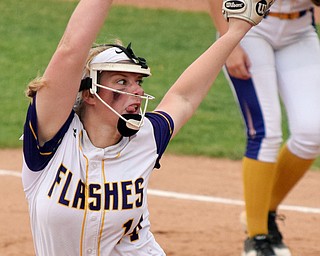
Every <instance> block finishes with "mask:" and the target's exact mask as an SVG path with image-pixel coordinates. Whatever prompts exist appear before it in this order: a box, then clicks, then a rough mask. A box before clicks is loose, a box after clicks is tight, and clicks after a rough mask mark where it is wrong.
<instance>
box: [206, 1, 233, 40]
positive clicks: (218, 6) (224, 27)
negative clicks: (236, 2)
mask: <svg viewBox="0 0 320 256" xmlns="http://www.w3.org/2000/svg"><path fill="white" fill-rule="evenodd" d="M208 3H209V14H210V17H211V19H212V21H213V24H214V26H215V28H216V29H217V31H218V32H219V34H220V35H223V34H224V33H226V32H227V31H228V22H227V21H226V20H225V18H224V17H223V15H222V11H221V10H222V0H208Z"/></svg>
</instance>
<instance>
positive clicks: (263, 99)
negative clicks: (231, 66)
mask: <svg viewBox="0 0 320 256" xmlns="http://www.w3.org/2000/svg"><path fill="white" fill-rule="evenodd" d="M257 45H259V47H257ZM242 46H243V47H244V49H245V50H246V51H247V54H248V55H249V57H250V60H251V63H252V67H251V73H252V75H253V76H252V79H249V80H239V79H235V78H230V82H231V84H232V88H233V90H234V94H235V96H236V99H237V100H238V103H239V106H240V108H241V111H242V114H243V118H244V121H245V124H246V127H247V148H246V154H245V157H244V158H243V187H244V198H245V203H246V205H245V207H246V215H247V219H246V221H247V232H248V239H247V240H246V241H245V248H244V252H243V255H250V254H251V253H252V255H256V254H257V253H260V254H261V255H263V256H264V255H268V256H269V255H274V253H273V251H272V248H271V246H270V243H269V241H268V238H267V234H268V226H267V223H268V210H269V204H270V199H271V192H272V187H273V181H274V174H275V168H274V167H275V160H276V156H277V153H278V150H279V147H280V144H281V140H282V139H281V136H282V133H281V110H280V103H279V98H278V89H277V81H276V72H275V69H274V58H273V56H274V55H273V49H272V47H271V46H270V45H269V44H268V43H267V42H266V41H264V40H263V39H261V38H259V37H256V36H252V37H251V36H247V37H246V38H245V39H244V40H243V42H242ZM266 244H267V246H266ZM257 246H258V247H257ZM259 246H260V247H259Z"/></svg>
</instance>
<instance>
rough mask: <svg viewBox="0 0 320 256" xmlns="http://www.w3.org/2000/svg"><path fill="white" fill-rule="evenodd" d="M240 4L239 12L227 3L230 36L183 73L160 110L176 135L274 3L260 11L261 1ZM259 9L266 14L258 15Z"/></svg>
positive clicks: (218, 42)
mask: <svg viewBox="0 0 320 256" xmlns="http://www.w3.org/2000/svg"><path fill="white" fill-rule="evenodd" d="M239 2H241V3H242V4H240V5H238V7H237V8H238V9H235V8H234V6H233V1H231V0H225V1H223V6H222V9H223V12H224V15H225V18H226V19H227V20H229V28H228V30H227V32H226V33H224V35H223V36H222V37H220V38H219V39H218V40H217V41H216V42H215V43H213V44H212V46H211V47H210V48H209V49H208V50H207V51H205V52H204V53H203V54H202V55H201V56H200V57H199V58H198V59H197V60H195V61H194V62H193V63H192V64H191V65H190V66H189V67H188V68H187V69H186V70H185V71H184V72H183V73H182V75H181V76H180V77H179V78H178V80H177V81H176V82H175V84H174V85H173V86H172V88H171V89H170V90H169V91H168V93H167V94H166V95H165V97H164V98H163V100H162V101H161V102H160V104H159V106H158V107H157V110H164V111H166V112H168V113H169V114H170V115H171V116H172V118H173V120H174V122H175V131H174V134H176V133H177V132H178V131H179V129H180V128H181V127H182V126H183V125H184V124H185V123H186V122H187V120H188V119H189V118H190V117H191V116H192V115H193V113H194V112H195V110H196V109H197V107H198V106H199V104H200V102H201V101H202V100H203V98H204V97H205V96H206V95H207V93H208V91H209V89H210V86H211V84H212V83H213V82H214V80H215V79H216V77H217V75H218V74H219V72H220V70H221V68H222V66H223V65H224V63H225V61H226V59H227V57H228V56H229V55H230V53H231V52H232V50H233V49H234V48H235V47H236V45H237V44H238V43H239V42H240V40H241V39H242V38H243V36H244V35H245V34H246V33H247V32H248V31H249V29H250V28H251V26H252V25H257V24H258V23H259V22H260V21H261V20H262V18H263V15H264V13H265V12H267V10H268V8H270V6H271V4H272V2H273V1H272V0H269V1H268V2H266V4H265V6H261V8H256V5H258V4H260V3H259V1H257V0H252V1H249V0H247V1H246V0H243V1H239ZM238 4H239V3H238ZM258 9H259V10H262V13H258V12H257V10H258ZM233 18H236V19H233Z"/></svg>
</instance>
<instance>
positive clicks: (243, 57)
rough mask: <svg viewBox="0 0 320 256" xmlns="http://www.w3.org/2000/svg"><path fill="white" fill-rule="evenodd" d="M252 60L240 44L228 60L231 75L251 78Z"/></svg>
mask: <svg viewBox="0 0 320 256" xmlns="http://www.w3.org/2000/svg"><path fill="white" fill-rule="evenodd" d="M250 66H251V62H250V59H249V56H248V55H247V53H246V52H245V50H244V49H243V48H242V47H241V46H240V45H239V44H238V45H237V46H236V47H235V48H234V50H233V51H232V53H231V54H230V55H229V57H228V59H227V61H226V67H227V69H228V73H229V75H230V76H232V77H235V78H238V79H244V80H246V79H249V78H250V77H251V74H250V71H249V68H250Z"/></svg>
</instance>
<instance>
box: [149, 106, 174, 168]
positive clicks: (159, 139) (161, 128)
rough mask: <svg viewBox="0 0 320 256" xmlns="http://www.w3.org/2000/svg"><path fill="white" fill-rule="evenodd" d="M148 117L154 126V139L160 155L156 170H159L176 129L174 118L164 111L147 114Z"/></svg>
mask: <svg viewBox="0 0 320 256" xmlns="http://www.w3.org/2000/svg"><path fill="white" fill-rule="evenodd" d="M146 117H147V118H148V119H149V120H150V122H151V124H152V126H153V130H154V137H155V140H156V144H157V154H158V158H157V161H156V164H155V168H157V169H159V168H160V159H161V157H162V155H163V153H164V151H165V150H166V148H167V146H168V144H169V141H170V139H171V136H172V133H173V129H174V123H173V120H172V118H171V117H170V116H169V115H168V114H167V113H165V112H163V111H155V112H151V113H146Z"/></svg>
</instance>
